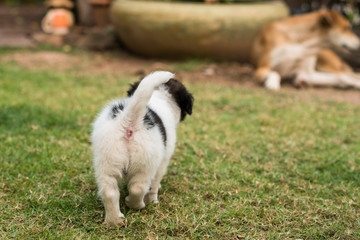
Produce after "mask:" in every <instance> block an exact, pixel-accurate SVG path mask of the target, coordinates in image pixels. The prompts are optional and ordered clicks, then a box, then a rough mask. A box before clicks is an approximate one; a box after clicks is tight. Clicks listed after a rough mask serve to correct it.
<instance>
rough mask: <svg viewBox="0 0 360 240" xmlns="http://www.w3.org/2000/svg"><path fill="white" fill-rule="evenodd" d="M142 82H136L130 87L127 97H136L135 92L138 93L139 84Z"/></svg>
mask: <svg viewBox="0 0 360 240" xmlns="http://www.w3.org/2000/svg"><path fill="white" fill-rule="evenodd" d="M140 82H141V81H138V82H135V83H133V84H131V85H130V89H129V90H128V91H127V95H128V97H131V96H132V95H134V92H135V91H136V89H137V88H138V86H139V84H140Z"/></svg>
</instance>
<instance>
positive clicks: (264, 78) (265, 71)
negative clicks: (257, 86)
mask: <svg viewBox="0 0 360 240" xmlns="http://www.w3.org/2000/svg"><path fill="white" fill-rule="evenodd" d="M255 79H256V81H257V82H258V83H261V84H264V86H265V87H266V88H267V89H271V90H279V89H280V82H281V77H280V74H279V73H277V72H275V71H272V70H271V69H270V68H268V67H260V68H258V69H256V72H255Z"/></svg>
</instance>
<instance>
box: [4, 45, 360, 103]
mask: <svg viewBox="0 0 360 240" xmlns="http://www.w3.org/2000/svg"><path fill="white" fill-rule="evenodd" d="M0 62H15V63H16V64H18V65H20V66H21V67H24V68H25V69H28V70H31V71H37V70H46V69H53V70H56V71H65V70H76V71H78V72H79V73H81V74H85V75H86V74H112V75H129V76H138V77H141V76H143V75H146V74H148V73H150V72H151V71H154V70H170V71H173V72H175V73H176V76H177V78H178V79H180V80H184V81H189V82H217V83H220V84H224V85H228V86H241V87H243V88H249V89H259V90H261V89H262V87H261V86H259V85H257V84H255V83H254V82H253V81H252V74H253V69H252V67H251V66H249V65H247V64H242V63H237V62H219V63H218V62H210V63H206V62H204V63H203V64H202V63H201V64H198V65H197V66H195V67H194V68H191V69H182V67H181V66H183V65H182V64H184V62H179V61H168V60H156V59H144V58H140V57H136V56H134V55H132V54H129V53H126V52H123V51H117V52H112V53H96V52H95V53H94V52H91V53H84V54H67V53H64V52H52V51H40V52H15V53H9V54H7V55H5V56H3V57H2V58H0ZM280 93H285V94H290V95H293V97H294V98H295V99H309V100H311V99H313V98H319V99H323V100H326V101H327V100H329V101H335V102H346V103H350V104H355V105H360V91H359V90H354V89H346V90H344V89H333V88H303V89H296V88H294V87H293V86H291V85H284V86H283V87H282V89H281V90H280Z"/></svg>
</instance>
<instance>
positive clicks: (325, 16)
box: [319, 10, 333, 28]
mask: <svg viewBox="0 0 360 240" xmlns="http://www.w3.org/2000/svg"><path fill="white" fill-rule="evenodd" d="M319 23H320V26H322V27H323V28H329V27H331V26H332V24H333V19H332V16H331V13H330V12H329V11H326V10H324V11H321V14H320V20H319Z"/></svg>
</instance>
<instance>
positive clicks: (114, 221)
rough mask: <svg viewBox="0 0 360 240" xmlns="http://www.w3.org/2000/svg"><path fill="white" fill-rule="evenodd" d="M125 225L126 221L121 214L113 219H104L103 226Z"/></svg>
mask: <svg viewBox="0 0 360 240" xmlns="http://www.w3.org/2000/svg"><path fill="white" fill-rule="evenodd" d="M126 223H127V220H126V218H125V216H124V214H121V215H120V216H119V217H115V218H105V221H104V224H105V225H110V226H120V227H121V226H125V225H126Z"/></svg>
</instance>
